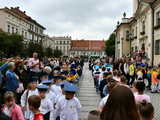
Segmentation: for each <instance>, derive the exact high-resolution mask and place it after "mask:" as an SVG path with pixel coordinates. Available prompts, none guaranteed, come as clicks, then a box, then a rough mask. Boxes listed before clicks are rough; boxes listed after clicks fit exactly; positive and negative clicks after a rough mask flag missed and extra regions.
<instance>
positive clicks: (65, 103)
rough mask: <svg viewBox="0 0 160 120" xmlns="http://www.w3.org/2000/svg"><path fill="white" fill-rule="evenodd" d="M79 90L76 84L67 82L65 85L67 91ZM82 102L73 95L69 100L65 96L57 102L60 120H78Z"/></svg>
mask: <svg viewBox="0 0 160 120" xmlns="http://www.w3.org/2000/svg"><path fill="white" fill-rule="evenodd" d="M77 90H78V88H77V87H76V85H74V84H72V83H66V84H65V85H64V91H65V92H73V93H75V92H76V91H77ZM80 109H81V104H80V101H79V100H78V98H76V97H73V98H72V99H70V100H68V99H66V98H65V97H63V98H61V99H60V100H59V101H58V102H57V111H59V113H60V120H78V113H79V112H80Z"/></svg>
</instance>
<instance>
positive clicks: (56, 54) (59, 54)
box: [53, 49, 63, 58]
mask: <svg viewBox="0 0 160 120" xmlns="http://www.w3.org/2000/svg"><path fill="white" fill-rule="evenodd" d="M62 55H63V53H62V51H61V50H58V49H55V50H54V51H53V56H54V57H57V58H58V57H61V56H62Z"/></svg>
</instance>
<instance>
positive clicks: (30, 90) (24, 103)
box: [21, 79, 38, 120]
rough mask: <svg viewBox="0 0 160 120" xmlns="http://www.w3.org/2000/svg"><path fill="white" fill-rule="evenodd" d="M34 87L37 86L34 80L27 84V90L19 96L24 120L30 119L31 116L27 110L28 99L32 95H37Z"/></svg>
mask: <svg viewBox="0 0 160 120" xmlns="http://www.w3.org/2000/svg"><path fill="white" fill-rule="evenodd" d="M36 86H37V80H36V79H32V80H30V81H29V84H28V89H27V90H25V91H24V93H23V95H22V96H21V106H22V109H23V113H24V117H25V119H26V120H29V119H30V118H32V115H33V114H32V112H31V111H30V110H29V108H28V98H29V97H30V96H32V95H38V90H37V89H36Z"/></svg>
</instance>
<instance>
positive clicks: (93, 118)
mask: <svg viewBox="0 0 160 120" xmlns="http://www.w3.org/2000/svg"><path fill="white" fill-rule="evenodd" d="M99 119H100V112H98V111H96V110H93V111H90V112H89V115H88V120H99Z"/></svg>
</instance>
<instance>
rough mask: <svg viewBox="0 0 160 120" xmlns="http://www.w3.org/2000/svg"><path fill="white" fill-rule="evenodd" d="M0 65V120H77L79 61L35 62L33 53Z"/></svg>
mask: <svg viewBox="0 0 160 120" xmlns="http://www.w3.org/2000/svg"><path fill="white" fill-rule="evenodd" d="M1 63H2V65H1V66H0V120H78V113H79V111H80V109H81V104H80V101H79V100H78V98H77V97H76V92H77V91H78V83H79V81H80V79H81V76H82V70H83V65H84V61H83V60H82V59H80V58H78V57H75V58H68V57H64V58H46V57H45V58H43V59H39V57H38V53H36V52H35V53H33V56H32V58H26V59H22V58H20V57H15V58H9V59H1Z"/></svg>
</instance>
